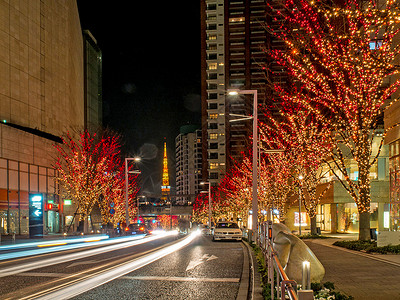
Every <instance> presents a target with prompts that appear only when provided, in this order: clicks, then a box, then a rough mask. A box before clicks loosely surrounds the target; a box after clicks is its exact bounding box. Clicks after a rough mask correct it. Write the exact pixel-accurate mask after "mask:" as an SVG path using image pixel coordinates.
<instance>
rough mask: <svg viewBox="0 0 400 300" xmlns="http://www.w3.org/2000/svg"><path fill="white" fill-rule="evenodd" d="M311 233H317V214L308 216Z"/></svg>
mask: <svg viewBox="0 0 400 300" xmlns="http://www.w3.org/2000/svg"><path fill="white" fill-rule="evenodd" d="M310 223H311V224H310V229H311V235H317V216H316V215H315V216H314V217H312V218H310Z"/></svg>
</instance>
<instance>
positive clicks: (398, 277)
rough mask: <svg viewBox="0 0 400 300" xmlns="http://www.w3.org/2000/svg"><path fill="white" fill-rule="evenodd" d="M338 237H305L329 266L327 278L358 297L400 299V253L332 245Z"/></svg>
mask: <svg viewBox="0 0 400 300" xmlns="http://www.w3.org/2000/svg"><path fill="white" fill-rule="evenodd" d="M338 239H340V238H331V239H314V240H305V242H306V244H307V245H308V246H309V247H310V249H311V250H312V251H313V252H314V253H315V255H316V256H317V257H318V259H319V260H320V261H321V263H322V264H323V265H324V267H325V272H326V273H325V277H324V279H323V281H324V282H326V281H330V282H333V283H334V284H335V288H336V290H337V291H340V292H342V293H344V294H347V295H351V296H353V297H354V299H355V300H370V299H371V300H395V299H400V287H399V283H400V255H381V254H366V253H363V252H358V251H352V250H348V249H344V248H341V247H336V246H332V244H333V243H334V242H335V241H336V240H338ZM346 239H347V238H346ZM349 239H352V238H349Z"/></svg>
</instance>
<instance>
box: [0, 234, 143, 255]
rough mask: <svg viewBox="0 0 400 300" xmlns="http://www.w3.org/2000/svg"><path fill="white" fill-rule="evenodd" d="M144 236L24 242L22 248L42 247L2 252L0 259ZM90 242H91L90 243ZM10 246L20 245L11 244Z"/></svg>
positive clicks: (120, 241) (127, 240)
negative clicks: (69, 241)
mask: <svg viewBox="0 0 400 300" xmlns="http://www.w3.org/2000/svg"><path fill="white" fill-rule="evenodd" d="M144 237H145V235H144V234H141V235H136V236H132V237H121V238H116V239H108V236H104V239H103V240H100V241H99V238H98V237H97V238H96V239H95V240H94V238H93V237H91V238H82V239H80V238H78V239H71V244H70V245H69V243H68V242H67V241H66V240H53V241H47V242H38V243H24V244H20V245H22V248H27V247H30V248H32V247H38V248H40V249H32V250H24V251H18V252H10V253H2V254H1V255H0V260H6V259H14V258H22V257H27V256H32V255H38V254H46V253H52V252H57V251H65V250H71V249H79V248H86V247H92V246H101V245H110V244H117V243H125V242H129V241H132V240H138V239H143V238H144ZM65 242H67V245H65V244H63V243H65ZM82 242H84V243H82ZM89 242H90V244H89ZM57 245H58V246H57ZM9 246H18V245H9ZM2 247H4V248H0V250H8V249H13V248H7V247H8V246H2ZM43 247H44V248H43ZM14 248H17V249H18V248H19V247H14Z"/></svg>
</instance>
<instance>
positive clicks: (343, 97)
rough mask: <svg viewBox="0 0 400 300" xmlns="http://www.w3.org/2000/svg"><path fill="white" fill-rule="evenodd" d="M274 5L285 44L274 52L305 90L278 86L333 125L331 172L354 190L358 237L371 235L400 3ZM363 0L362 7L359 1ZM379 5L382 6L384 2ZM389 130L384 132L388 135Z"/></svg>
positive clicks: (394, 84)
mask: <svg viewBox="0 0 400 300" xmlns="http://www.w3.org/2000/svg"><path fill="white" fill-rule="evenodd" d="M282 3H283V6H284V7H281V8H280V9H277V10H274V9H273V8H272V7H271V9H272V10H274V13H275V14H276V15H277V17H276V18H274V19H275V21H282V20H283V22H281V26H280V28H279V29H278V30H275V31H274V30H273V29H272V28H268V30H270V31H271V32H272V33H273V34H274V35H275V36H276V37H278V38H279V39H281V40H283V41H284V42H285V45H286V47H287V48H286V49H284V50H276V49H273V50H271V51H269V53H270V55H271V57H272V58H273V59H275V60H276V61H277V62H278V63H280V64H281V65H282V66H283V67H284V68H285V69H287V70H288V73H289V75H291V76H292V77H293V78H294V80H293V81H294V82H296V81H297V82H299V83H301V85H302V87H303V88H304V90H303V91H302V92H299V93H292V92H291V91H289V90H286V89H285V87H283V86H276V87H275V88H276V91H278V93H279V94H280V96H281V97H284V98H287V99H288V100H290V101H291V102H293V103H296V104H300V105H302V106H304V107H305V108H306V110H308V111H310V112H313V113H314V114H315V115H316V116H317V118H319V119H321V120H323V121H324V122H326V123H329V124H330V125H331V129H332V132H333V136H332V142H333V145H334V146H333V147H334V148H333V152H332V156H331V161H330V167H331V170H332V171H334V172H335V174H336V177H337V178H339V179H340V182H341V183H342V185H343V187H344V188H345V189H346V190H347V191H348V193H349V194H350V195H351V197H352V198H353V200H354V201H355V203H356V204H357V207H358V212H359V214H360V223H359V239H360V240H368V239H369V234H370V233H369V228H370V223H369V220H370V213H369V211H370V201H371V195H370V168H371V166H372V165H373V164H374V163H375V161H376V159H377V157H378V155H379V153H380V149H381V146H382V142H381V144H380V146H379V148H378V150H377V151H376V152H375V153H373V152H372V142H373V139H374V138H376V135H375V131H374V130H375V129H376V128H377V121H378V120H379V117H380V116H381V114H382V108H383V106H384V103H385V101H386V100H387V99H388V98H389V97H391V95H393V93H394V92H395V91H396V90H397V89H398V86H399V84H400V80H399V76H398V72H399V71H398V66H396V63H395V62H396V59H398V56H399V51H400V46H399V45H397V44H396V42H395V41H394V38H395V36H396V35H397V34H398V32H399V28H400V27H399V26H398V23H399V21H400V18H399V16H400V14H399V7H398V4H397V2H395V1H387V2H384V1H382V2H378V1H362V2H359V1H355V0H345V1H344V4H340V5H336V4H335V3H332V2H329V4H328V2H326V1H307V0H284V1H283V2H282ZM360 3H362V7H360ZM378 4H380V5H381V6H379V5H378ZM385 133H386V132H383V136H379V137H378V138H379V139H381V141H383V138H384V136H385ZM349 159H353V160H354V161H355V162H356V164H357V168H358V180H352V179H351V178H350V174H349V173H348V170H347V169H346V167H347V163H348V161H349Z"/></svg>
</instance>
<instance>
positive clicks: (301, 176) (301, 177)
mask: <svg viewBox="0 0 400 300" xmlns="http://www.w3.org/2000/svg"><path fill="white" fill-rule="evenodd" d="M302 179H303V175H300V176H299V180H300V185H299V235H301V188H302V184H301V180H302Z"/></svg>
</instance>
